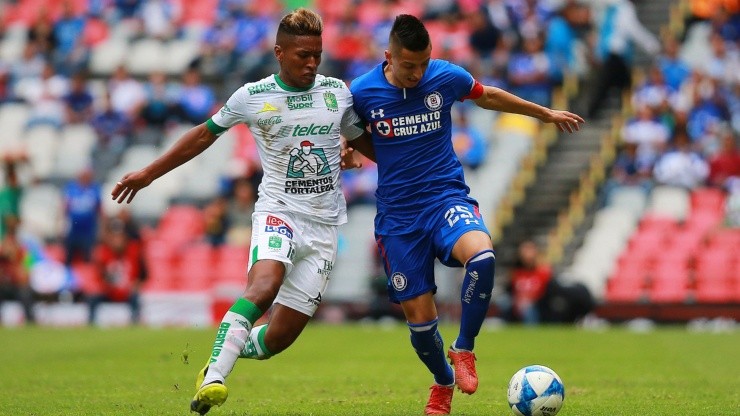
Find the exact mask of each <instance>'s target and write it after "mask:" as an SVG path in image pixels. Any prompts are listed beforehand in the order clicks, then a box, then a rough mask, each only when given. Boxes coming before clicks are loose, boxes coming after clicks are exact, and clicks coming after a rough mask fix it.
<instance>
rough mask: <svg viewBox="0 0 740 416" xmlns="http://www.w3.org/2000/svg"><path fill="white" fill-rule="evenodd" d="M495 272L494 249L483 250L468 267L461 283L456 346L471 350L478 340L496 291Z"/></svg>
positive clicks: (472, 259)
mask: <svg viewBox="0 0 740 416" xmlns="http://www.w3.org/2000/svg"><path fill="white" fill-rule="evenodd" d="M495 270H496V255H495V254H494V253H493V250H484V251H481V252H480V253H478V254H476V255H475V256H473V257H472V258H471V259H470V260H468V263H467V264H466V265H465V278H464V279H463V284H462V293H461V295H460V298H461V301H462V316H461V318H460V334H459V335H458V336H457V339H456V340H455V343H454V347H455V348H457V349H461V350H468V351H472V350H473V347H474V346H475V337H477V336H478V332H480V327H481V325H483V321H484V320H485V319H486V314H487V313H488V305H489V304H490V303H491V292H492V291H493V274H494V272H495Z"/></svg>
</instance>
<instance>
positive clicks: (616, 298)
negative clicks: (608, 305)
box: [605, 276, 644, 303]
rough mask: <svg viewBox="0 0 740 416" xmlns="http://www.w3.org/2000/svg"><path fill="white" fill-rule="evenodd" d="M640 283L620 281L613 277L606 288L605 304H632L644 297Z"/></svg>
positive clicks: (626, 280)
mask: <svg viewBox="0 0 740 416" xmlns="http://www.w3.org/2000/svg"><path fill="white" fill-rule="evenodd" d="M642 283H643V282H642V281H641V280H638V279H634V280H630V279H622V278H619V277H616V276H615V277H614V278H613V279H612V280H610V281H609V283H608V284H607V286H606V294H605V298H606V301H607V302H627V303H634V302H638V301H640V300H641V299H642V298H643V296H644V289H643V285H642Z"/></svg>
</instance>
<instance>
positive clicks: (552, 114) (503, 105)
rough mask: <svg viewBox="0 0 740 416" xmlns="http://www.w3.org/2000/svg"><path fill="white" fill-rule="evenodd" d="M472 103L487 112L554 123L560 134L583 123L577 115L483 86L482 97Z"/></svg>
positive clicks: (576, 128)
mask: <svg viewBox="0 0 740 416" xmlns="http://www.w3.org/2000/svg"><path fill="white" fill-rule="evenodd" d="M474 102H475V104H477V105H478V106H479V107H481V108H485V109H487V110H495V111H503V112H507V113H516V114H523V115H525V116H530V117H534V118H536V119H539V120H540V121H542V122H544V123H555V125H556V126H557V127H558V130H560V131H562V132H566V131H567V132H569V133H573V132H574V131H578V130H579V129H580V123H584V122H585V121H584V120H583V118H582V117H581V116H579V115H578V114H574V113H571V112H569V111H562V110H553V109H550V108H547V107H543V106H541V105H539V104H535V103H533V102H531V101H527V100H525V99H523V98H519V97H517V96H516V95H514V94H511V93H509V92H506V91H504V90H502V89H500V88H496V87H490V86H485V87H484V88H483V95H481V96H480V97H479V98H476V99H475V100H474Z"/></svg>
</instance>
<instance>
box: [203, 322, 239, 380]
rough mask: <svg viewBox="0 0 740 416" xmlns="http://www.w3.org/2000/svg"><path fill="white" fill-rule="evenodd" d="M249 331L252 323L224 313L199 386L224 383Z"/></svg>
mask: <svg viewBox="0 0 740 416" xmlns="http://www.w3.org/2000/svg"><path fill="white" fill-rule="evenodd" d="M251 330H252V323H251V322H249V321H248V320H247V318H245V317H244V316H242V315H239V314H237V313H234V312H231V311H229V312H226V314H225V315H224V318H223V320H222V321H221V324H220V325H219V327H218V333H217V334H216V341H215V342H214V343H213V350H212V351H211V358H210V362H209V364H208V372H206V377H205V379H204V380H203V384H201V386H205V385H206V384H210V383H213V382H215V381H217V382H220V383H223V382H224V380H225V379H226V377H227V376H228V375H229V373H231V370H232V369H233V368H234V364H236V360H237V358H239V353H241V351H242V349H244V345H245V344H246V343H247V338H248V337H249V332H250V331H251Z"/></svg>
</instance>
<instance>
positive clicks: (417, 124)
mask: <svg viewBox="0 0 740 416" xmlns="http://www.w3.org/2000/svg"><path fill="white" fill-rule="evenodd" d="M441 119H442V112H441V111H433V112H431V113H423V114H413V115H410V116H403V117H393V118H388V119H385V120H380V121H376V122H375V131H377V132H378V134H380V135H381V136H383V137H398V136H410V135H412V134H420V133H426V132H430V131H434V130H438V129H441V128H442V121H441Z"/></svg>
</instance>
